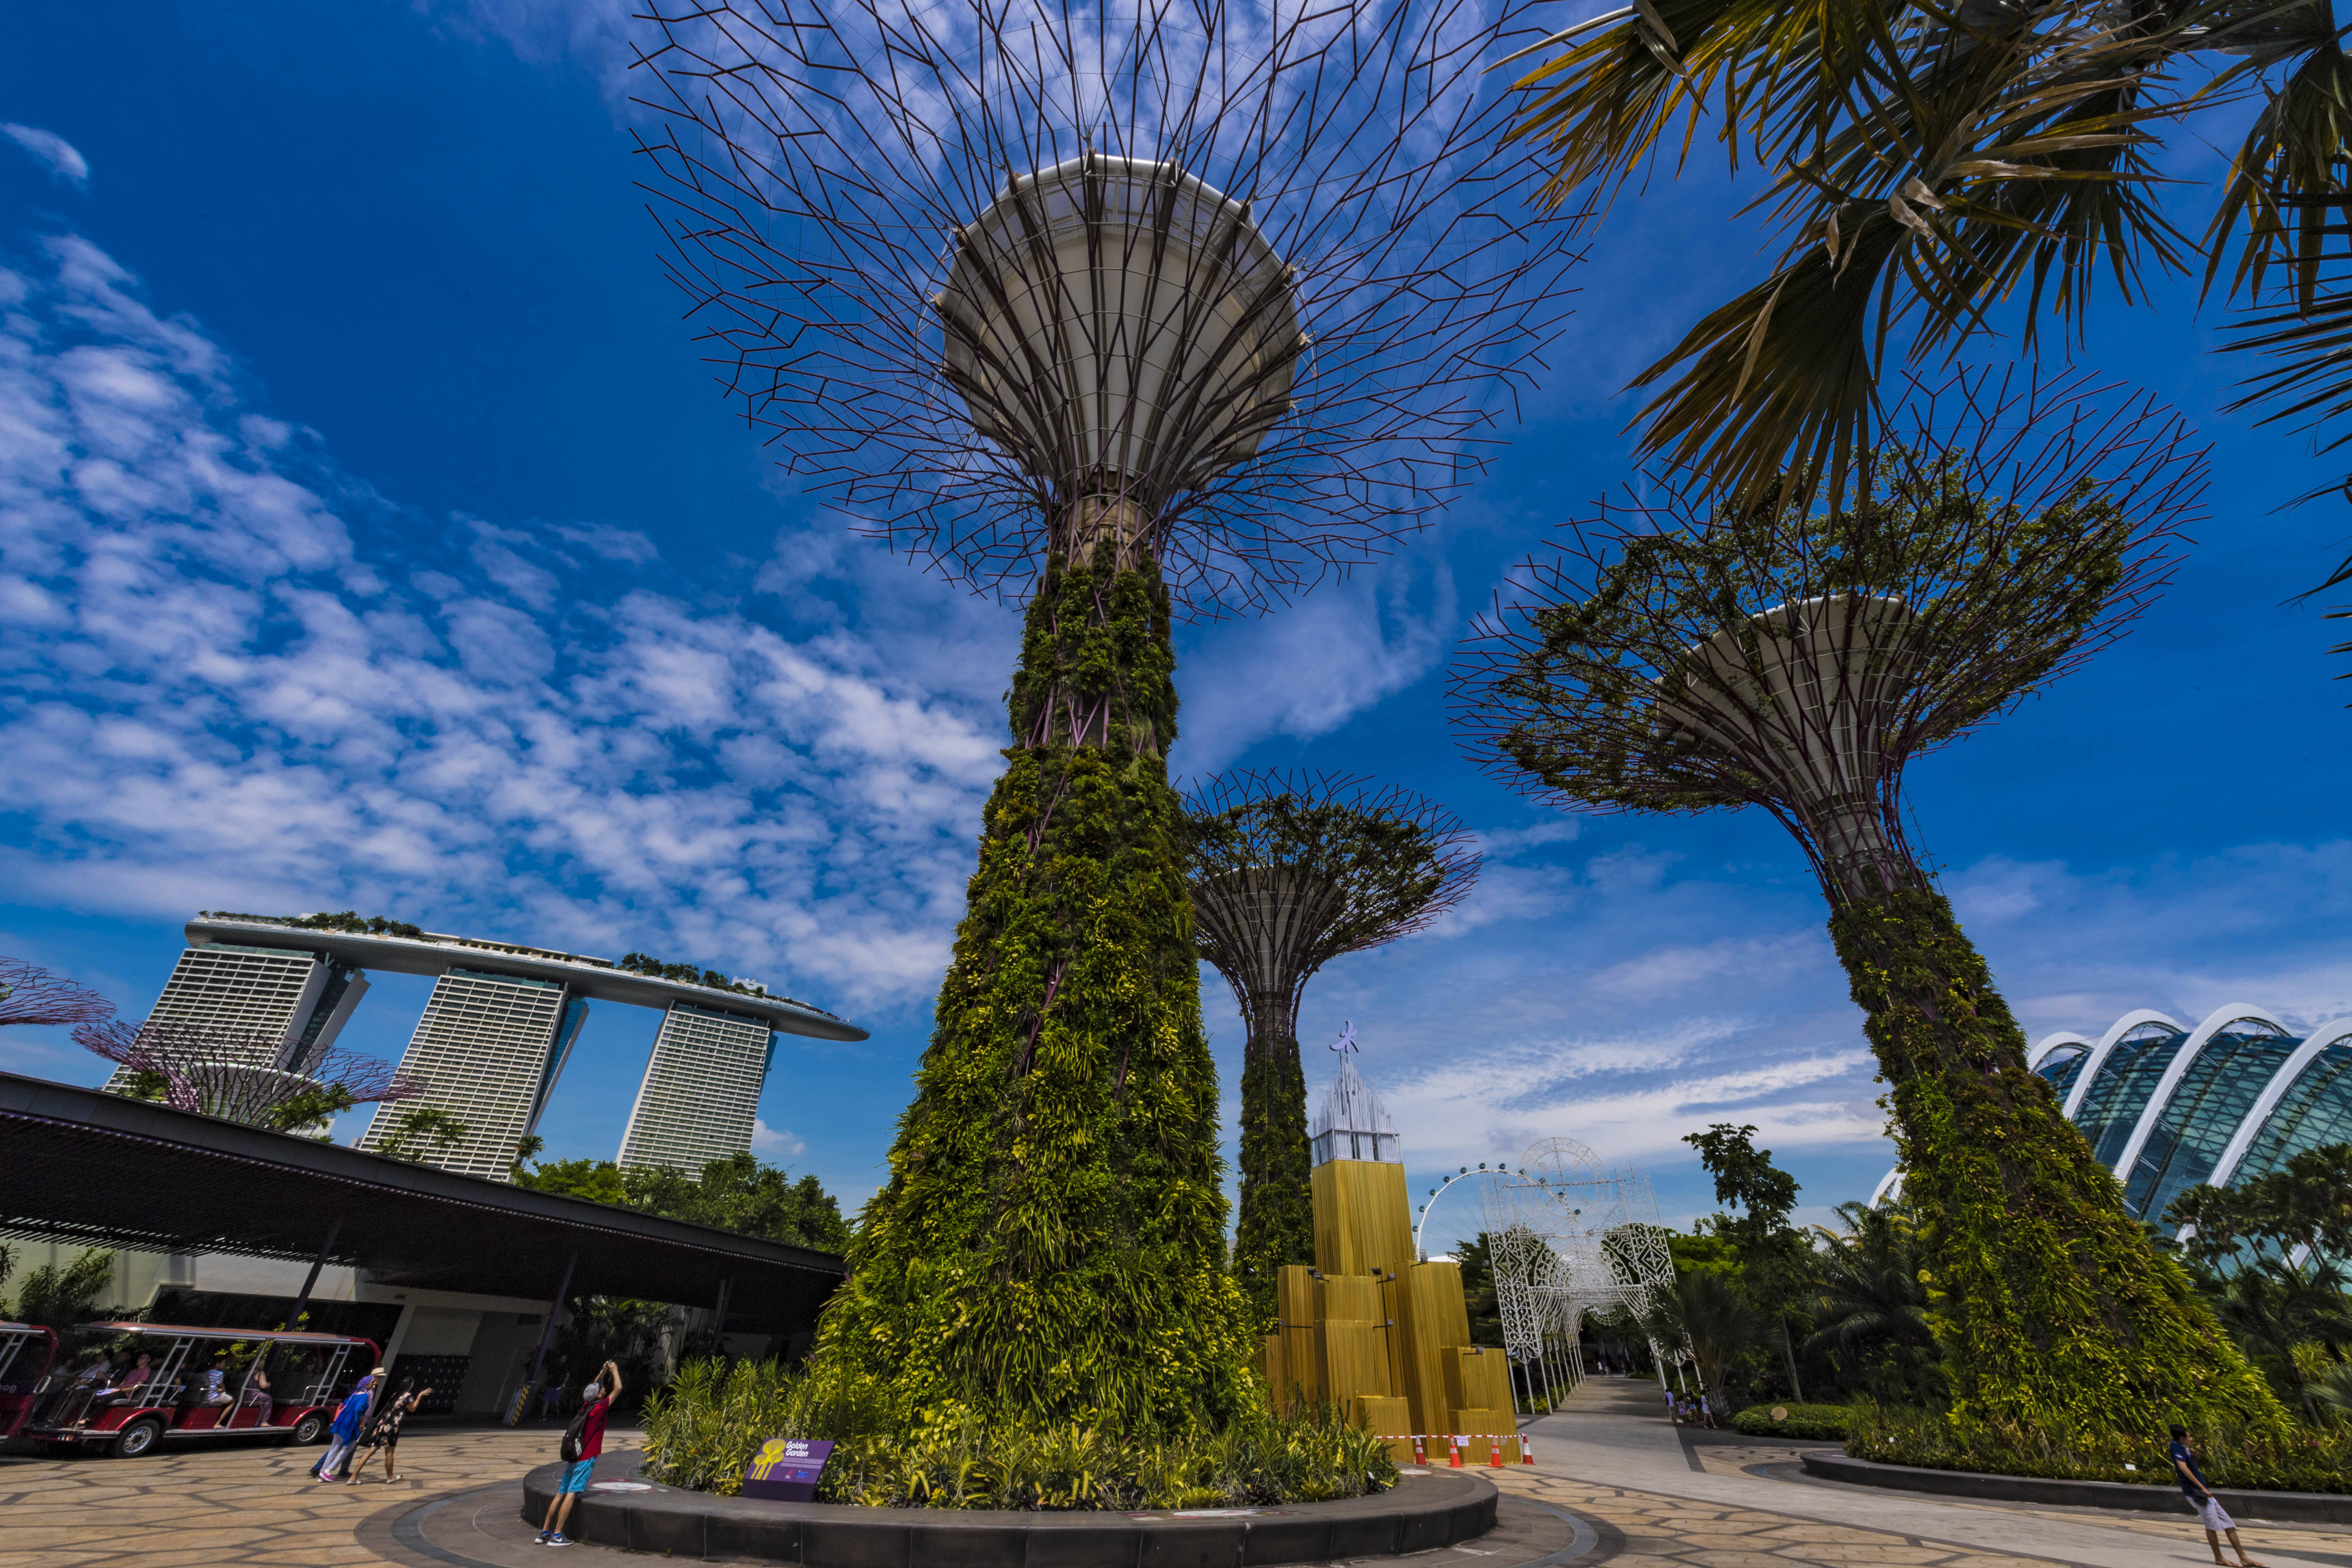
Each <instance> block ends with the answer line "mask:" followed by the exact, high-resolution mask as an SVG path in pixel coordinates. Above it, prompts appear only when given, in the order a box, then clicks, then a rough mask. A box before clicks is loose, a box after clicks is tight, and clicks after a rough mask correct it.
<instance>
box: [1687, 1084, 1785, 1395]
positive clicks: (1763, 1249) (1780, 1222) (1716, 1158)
mask: <svg viewBox="0 0 2352 1568" xmlns="http://www.w3.org/2000/svg"><path fill="white" fill-rule="evenodd" d="M1683 1142H1685V1143H1687V1144H1689V1145H1690V1146H1691V1147H1692V1148H1694V1149H1696V1150H1697V1151H1698V1158H1699V1163H1700V1164H1702V1165H1704V1166H1706V1171H1707V1173H1708V1174H1709V1175H1711V1176H1713V1177H1714V1178H1715V1201H1716V1202H1717V1203H1719V1204H1730V1205H1735V1206H1736V1207H1737V1208H1738V1211H1739V1212H1738V1214H1736V1215H1732V1214H1719V1215H1716V1216H1715V1219H1714V1221H1713V1222H1712V1223H1713V1225H1714V1227H1715V1230H1716V1233H1717V1235H1719V1236H1721V1237H1723V1238H1724V1239H1725V1240H1726V1241H1727V1242H1729V1243H1730V1244H1731V1247H1732V1251H1733V1252H1734V1253H1735V1254H1736V1255H1737V1256H1738V1259H1739V1266H1740V1269H1741V1272H1742V1276H1743V1278H1744V1279H1745V1281H1746V1283H1747V1285H1748V1289H1750V1290H1751V1291H1752V1292H1754V1294H1755V1296H1756V1299H1757V1301H1758V1303H1759V1305H1760V1306H1761V1307H1762V1308H1763V1309H1764V1310H1766V1312H1767V1313H1769V1316H1770V1318H1771V1321H1772V1325H1773V1328H1774V1330H1775V1331H1776V1334H1777V1337H1778V1338H1779V1340H1780V1354H1781V1358H1782V1360H1783V1361H1784V1362H1785V1363H1786V1364H1787V1366H1788V1369H1789V1386H1790V1390H1791V1391H1792V1392H1793V1393H1794V1394H1796V1396H1797V1397H1798V1398H1799V1399H1802V1398H1804V1396H1805V1384H1804V1380H1803V1379H1802V1378H1801V1376H1800V1375H1799V1374H1798V1372H1797V1352H1796V1347H1795V1346H1794V1345H1793V1344H1791V1343H1790V1337H1789V1310H1790V1305H1791V1304H1792V1303H1793V1302H1794V1301H1795V1300H1797V1298H1798V1297H1799V1296H1800V1295H1801V1293H1802V1291H1803V1288H1804V1284H1805V1281H1806V1279H1807V1276H1808V1275H1809V1273H1810V1271H1811V1270H1810V1268H1809V1265H1810V1263H1811V1258H1809V1257H1808V1254H1809V1253H1810V1251H1811V1247H1809V1246H1808V1245H1807V1242H1806V1239H1805V1236H1804V1233H1803V1232H1801V1231H1800V1230H1798V1229H1797V1228H1796V1227H1795V1226H1791V1225H1790V1223H1789V1215H1790V1212H1791V1211H1792V1210H1794V1209H1795V1208H1796V1206H1797V1190H1798V1189H1797V1178H1796V1177H1794V1176H1792V1175H1790V1174H1789V1173H1788V1172H1786V1171H1783V1170H1781V1169H1780V1167H1779V1166H1778V1165H1775V1164H1774V1163H1772V1151H1771V1150H1769V1149H1759V1148H1758V1147H1756V1129H1755V1127H1754V1126H1753V1125H1748V1126H1738V1127H1736V1126H1734V1125H1732V1124H1731V1123H1730V1122H1727V1121H1718V1122H1717V1123H1716V1124H1715V1125H1713V1126H1712V1127H1709V1128H1708V1129H1707V1130H1706V1131H1704V1132H1693V1133H1689V1134H1687V1135H1685V1137H1684V1139H1683Z"/></svg>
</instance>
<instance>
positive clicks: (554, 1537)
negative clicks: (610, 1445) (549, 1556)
mask: <svg viewBox="0 0 2352 1568" xmlns="http://www.w3.org/2000/svg"><path fill="white" fill-rule="evenodd" d="M620 1396H621V1369H620V1368H619V1367H617V1366H614V1364H613V1363H611V1362H609V1361H608V1362H606V1363H604V1369H603V1370H602V1371H600V1372H599V1373H597V1374H596V1376H595V1379H594V1381H593V1382H592V1383H590V1384H588V1386H587V1387H585V1388H583V1389H582V1390H581V1391H580V1414H579V1415H574V1416H573V1417H572V1425H571V1426H567V1427H565V1428H564V1429H563V1444H562V1447H560V1448H558V1449H557V1450H556V1457H557V1458H560V1459H562V1461H563V1467H564V1468H563V1474H562V1477H561V1478H560V1479H558V1480H557V1481H556V1483H555V1496H554V1497H552V1498H551V1499H550V1500H548V1504H547V1523H546V1527H545V1528H544V1529H542V1530H541V1531H540V1532H539V1543H540V1544H541V1546H569V1545H571V1544H572V1538H571V1537H570V1536H568V1535H566V1534H564V1533H563V1527H564V1526H565V1525H566V1524H568V1523H570V1522H571V1520H572V1499H574V1498H576V1497H578V1496H579V1495H580V1494H581V1493H583V1492H584V1491H586V1490H587V1489H588V1478H589V1477H591V1476H593V1475H594V1474H595V1473H596V1460H597V1459H598V1458H599V1457H601V1456H602V1455H603V1454H604V1417H605V1415H606V1414H607V1413H608V1412H610V1411H611V1409H612V1407H613V1401H614V1400H615V1399H618V1398H619V1397H620Z"/></svg>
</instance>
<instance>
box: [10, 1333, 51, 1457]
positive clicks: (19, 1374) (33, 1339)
mask: <svg viewBox="0 0 2352 1568" xmlns="http://www.w3.org/2000/svg"><path fill="white" fill-rule="evenodd" d="M57 1357H58V1336H57V1335H56V1334H54V1333H52V1332H50V1331H48V1330H47V1329H44V1328H41V1327H38V1326H37V1325H36V1324H33V1323H0V1438H8V1437H14V1436H16V1431H17V1428H19V1427H21V1426H24V1425H25V1418H26V1416H28V1415H32V1413H33V1396H34V1394H35V1393H36V1392H37V1391H38V1389H39V1388H40V1386H41V1383H42V1380H43V1379H44V1378H46V1377H47V1375H48V1372H49V1363H51V1362H53V1361H55V1360H57Z"/></svg>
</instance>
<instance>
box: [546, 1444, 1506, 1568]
mask: <svg viewBox="0 0 2352 1568" xmlns="http://www.w3.org/2000/svg"><path fill="white" fill-rule="evenodd" d="M617 1457H618V1456H616V1458H617ZM562 1468H563V1467H562V1466H561V1465H542V1466H541V1467H540V1468H538V1469H535V1470H533V1471H531V1472H530V1475H528V1476H526V1477H525V1478H524V1479H523V1486H522V1493H523V1495H522V1516H523V1518H524V1520H525V1521H527V1522H529V1523H530V1524H531V1525H533V1526H534V1527H535V1526H537V1525H538V1524H539V1523H540V1522H541V1521H543V1520H544V1519H545V1518H546V1517H547V1506H548V1503H549V1502H550V1501H551V1500H552V1496H553V1493H554V1489H555V1481H556V1478H557V1476H558V1475H559V1474H561V1473H562ZM598 1479H604V1480H635V1479H637V1460H636V1459H635V1457H630V1458H628V1459H626V1461H625V1463H623V1464H620V1465H617V1466H615V1467H614V1468H613V1470H612V1471H611V1472H610V1473H608V1474H606V1475H604V1476H601V1477H599V1478H598ZM1496 1497H1497V1493H1496V1489H1495V1485H1494V1483H1493V1482H1492V1481H1489V1480H1487V1479H1486V1478H1485V1477H1484V1476H1479V1475H1475V1474H1472V1473H1469V1472H1466V1471H1465V1472H1460V1473H1457V1472H1454V1471H1452V1470H1439V1471H1435V1472H1433V1473H1432V1474H1430V1475H1427V1476H1408V1477H1406V1478H1405V1480H1404V1483H1403V1484H1402V1486H1399V1487H1397V1488H1396V1489H1393V1490H1391V1491H1386V1492H1382V1493H1380V1494H1379V1495H1377V1496H1374V1497H1362V1498H1347V1499H1343V1500H1339V1501H1338V1502H1317V1503H1286V1504H1283V1505H1281V1506H1280V1507H1277V1508H1268V1509H1265V1510H1258V1511H1255V1512H1253V1513H1250V1514H1248V1515H1245V1516H1242V1517H1236V1518H1223V1519H1203V1518H1191V1519H1181V1518H1177V1517H1174V1516H1173V1515H1171V1514H1168V1513H1166V1512H1164V1511H1155V1512H1154V1513H1153V1514H1152V1515H1150V1517H1144V1518H1137V1517H1134V1516H1131V1515H1129V1514H1126V1513H1118V1512H1111V1511H1108V1510H1106V1511H1102V1512H1084V1513H1019V1512H1012V1511H996V1510H980V1509H971V1510H961V1509H919V1508H845V1507H842V1506H840V1505H837V1504H834V1503H804V1502H768V1501H764V1500H754V1499H746V1498H730V1497H717V1496H714V1495H712V1494H710V1493H709V1492H693V1491H684V1490H680V1489H674V1488H670V1487H662V1488H658V1489H655V1490H652V1491H625V1492H615V1491H603V1492H600V1491H595V1490H593V1489H592V1490H590V1491H589V1492H588V1493H586V1494H585V1495H584V1496H583V1497H582V1498H581V1499H580V1500H579V1501H577V1502H575V1503H573V1504H572V1514H571V1518H570V1520H569V1521H567V1523H566V1526H565V1533H566V1534H568V1535H570V1536H572V1538H573V1539H574V1540H579V1541H589V1542H595V1543H596V1544H597V1545H599V1546H615V1547H619V1548H621V1549H623V1550H624V1551H630V1552H662V1553H666V1554H667V1555H670V1556H675V1557H687V1558H734V1559H740V1560H749V1561H751V1562H758V1563H793V1564H796V1565H798V1568H917V1565H920V1568H1259V1565H1261V1564H1271V1563H1329V1562H1333V1561H1337V1560H1341V1559H1346V1558H1362V1557H1395V1556H1402V1555H1403V1554H1405V1553H1407V1552H1428V1551H1432V1550H1434V1549H1435V1548H1438V1547H1442V1546H1451V1545H1454V1544H1455V1543H1457V1542H1465V1541H1470V1540H1473V1539H1475V1538H1476V1537H1478V1536H1481V1535H1484V1534H1486V1532H1487V1531H1490V1530H1492V1529H1494V1528H1495V1505H1496Z"/></svg>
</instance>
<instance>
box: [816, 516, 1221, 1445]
mask: <svg viewBox="0 0 2352 1568" xmlns="http://www.w3.org/2000/svg"><path fill="white" fill-rule="evenodd" d="M1168 610H1169V606H1168V596H1167V593H1166V590H1165V589H1164V588H1163V587H1162V585H1161V584H1160V576H1159V572H1158V569H1157V567H1156V564H1154V563H1152V562H1151V561H1150V560H1149V559H1148V558H1147V559H1145V560H1143V561H1141V562H1139V563H1129V564H1125V565H1122V563H1119V562H1118V561H1117V560H1116V559H1115V558H1114V554H1113V547H1112V545H1111V544H1110V543H1108V542H1106V543H1104V544H1102V545H1101V546H1099V547H1098V548H1097V550H1096V552H1095V557H1094V561H1093V563H1092V564H1091V565H1090V566H1082V567H1079V568H1076V569H1073V568H1070V567H1069V566H1067V565H1066V563H1065V562H1064V561H1063V559H1062V558H1061V557H1060V556H1058V555H1057V556H1055V558H1054V560H1053V561H1052V562H1051V563H1049V564H1048V568H1047V571H1046V574H1045V580H1044V582H1043V583H1042V584H1040V587H1039V589H1038V592H1037V595H1036V597H1035V599H1034V601H1033V602H1032V604H1031V605H1030V607H1029V611H1028V616H1027V621H1026V626H1025V628H1024V635H1023V639H1022V647H1021V665H1020V668H1019V671H1018V672H1017V673H1016V674H1015V675H1014V677H1013V689H1012V693H1011V707H1012V721H1013V746H1012V747H1011V748H1010V749H1009V750H1008V751H1007V752H1005V757H1006V761H1007V763H1008V766H1007V767H1006V769H1005V773H1004V776H1003V778H1002V779H1001V780H1000V781H999V782H998V784H997V785H996V789H995V793H994V794H993V795H992V796H991V798H990V800H989V804H988V811H987V816H986V822H985V826H984V828H983V831H982V837H981V845H980V866H979V868H978V870H977V871H975V872H974V873H973V876H972V879H971V889H970V894H969V903H968V907H967V909H966V912H965V914H964V918H963V922H962V924H961V926H959V927H958V928H957V931H956V942H955V951H954V956H953V958H952V960H951V962H950V964H949V967H948V972H947V976H946V978H945V979H944V980H943V981H942V982H941V984H940V994H939V1002H938V1005H937V1010H936V1016H935V1024H934V1028H933V1033H932V1037H931V1044H930V1047H929V1049H928V1050H927V1051H925V1053H924V1055H923V1059H922V1064H921V1068H920V1069H919V1072H918V1074H917V1078H916V1092H915V1099H914V1102H913V1104H911V1105H910V1106H908V1109H907V1111H906V1113H905V1115H904V1116H902V1117H901V1118H900V1119H899V1124H898V1140H897V1142H896V1143H895V1144H894V1145H893V1147H892V1149H891V1152H890V1177H889V1181H888V1183H887V1185H886V1186H885V1187H884V1188H883V1190H882V1191H881V1192H880V1193H879V1194H877V1195H876V1197H875V1199H874V1201H873V1203H872V1204H871V1205H869V1206H868V1208H867V1210H866V1215H865V1217H864V1221H863V1224H862V1226H861V1227H860V1229H859V1232H858V1236H857V1239H856V1244H855V1245H854V1246H853V1247H851V1250H850V1277H849V1279H848V1281H847V1282H846V1283H845V1285H844V1287H843V1289H842V1290H841V1292H840V1293H839V1294H838V1295H837V1296H836V1297H835V1300H834V1302H833V1304H832V1305H831V1306H830V1307H829V1308H828V1309H827V1310H826V1313H825V1316H824V1323H823V1326H822V1328H821V1330H820V1335H819V1352H818V1353H819V1363H820V1366H821V1367H822V1368H823V1369H824V1371H826V1372H827V1373H831V1374H833V1375H836V1376H845V1377H851V1378H859V1377H863V1378H871V1379H874V1380H876V1381H877V1382H879V1383H881V1384H884V1385H886V1386H887V1391H888V1393H889V1394H890V1395H891V1397H892V1398H893V1399H894V1401H895V1402H896V1403H897V1404H898V1405H899V1407H900V1408H901V1409H902V1410H903V1411H905V1412H907V1413H908V1414H910V1415H914V1416H915V1417H917V1418H918V1419H919V1420H922V1421H926V1422H938V1423H952V1422H956V1421H960V1420H961V1419H963V1418H964V1415H965V1414H966V1413H967V1412H968V1413H969V1414H970V1415H972V1416H974V1417H976V1418H978V1419H980V1420H982V1421H983V1422H992V1423H1003V1422H1017V1423H1021V1424H1038V1423H1046V1422H1053V1423H1060V1422H1079V1423H1094V1422H1097V1421H1099V1422H1103V1423H1106V1424H1108V1425H1110V1426H1113V1427H1115V1428H1117V1429H1118V1430H1122V1431H1129V1432H1142V1431H1149V1430H1151V1429H1155V1428H1159V1429H1167V1428H1171V1427H1178V1426H1186V1425H1190V1424H1192V1423H1195V1422H1200V1421H1214V1420H1216V1419H1218V1418H1219V1417H1220V1416H1221V1415H1223V1412H1224V1410H1225V1409H1226V1408H1227V1407H1228V1406H1229V1405H1230V1403H1231V1401H1232V1400H1233V1398H1234V1395H1235V1393H1236V1391H1237V1389H1238V1388H1239V1386H1240V1381H1241V1379H1242V1377H1243V1376H1244V1372H1243V1368H1244V1365H1245V1362H1246V1355H1247V1350H1246V1345H1247V1342H1246V1340H1245V1338H1244V1332H1245V1330H1244V1321H1243V1316H1244V1314H1243V1308H1242V1303H1241V1299H1240V1295H1239V1293H1238V1291H1237V1290H1236V1289H1234V1283H1233V1280H1232V1279H1231V1277H1230V1276H1229V1275H1228V1274H1227V1273H1226V1270H1225V1267H1224V1261H1225V1260H1224V1244H1223V1232H1224V1220H1225V1205H1224V1200H1223V1194H1222V1193H1221V1190H1220V1178H1221V1175H1222V1165H1221V1161H1220V1158H1219V1155H1218V1152H1217V1145H1218V1125H1217V1119H1218V1099H1217V1084H1216V1075H1215V1069H1214V1068H1213V1065H1212V1063H1211V1061H1210V1058H1209V1051H1208V1042H1207V1037H1206V1035H1205V1033H1204V1031H1203V1030H1202V1024H1201V1007H1200V984H1199V970H1198V967H1197V963H1196V961H1195V959H1194V956H1193V946H1192V910H1191V905H1190V903H1189V902H1188V900H1187V898H1186V894H1185V884H1184V877H1183V868H1182V865H1181V860H1180V858H1179V855H1178V853H1177V838H1176V832H1177V828H1178V824H1179V821H1180V816H1179V814H1180V811H1181V805H1180V803H1179V802H1178V800H1177V797H1176V795H1174V793H1173V792H1171V790H1170V789H1169V787H1168V779H1167V764H1166V762H1165V752H1166V748H1167V746H1168V744H1169V742H1171V740H1173V739H1174V736H1175V732H1176V728H1175V716H1176V693H1175V686H1174V682H1173V674H1174V668H1175V658H1174V655H1173V654H1172V652H1171V648H1170V645H1169V636H1168V631H1169V624H1168Z"/></svg>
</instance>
